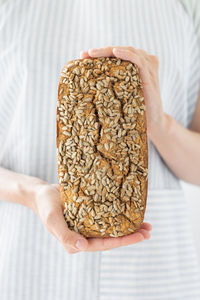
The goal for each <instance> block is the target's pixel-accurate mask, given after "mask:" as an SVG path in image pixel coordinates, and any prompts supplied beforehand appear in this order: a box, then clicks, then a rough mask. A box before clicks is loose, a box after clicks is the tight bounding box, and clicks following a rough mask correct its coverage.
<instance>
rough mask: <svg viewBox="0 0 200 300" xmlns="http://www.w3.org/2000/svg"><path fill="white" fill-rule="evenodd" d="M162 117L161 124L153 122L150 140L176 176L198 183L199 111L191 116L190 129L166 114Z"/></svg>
mask: <svg viewBox="0 0 200 300" xmlns="http://www.w3.org/2000/svg"><path fill="white" fill-rule="evenodd" d="M198 106H199V107H200V94H199V101H198ZM198 106H197V107H198ZM196 111H197V109H196ZM164 119H165V121H164V123H163V126H156V124H155V126H154V129H153V130H152V133H151V135H150V138H151V140H152V142H153V143H154V145H155V146H156V148H157V149H158V151H159V152H160V154H161V156H162V157H163V159H164V160H165V162H166V163H167V165H168V166H169V168H170V169H171V170H172V171H173V172H174V174H175V175H176V176H177V177H179V178H180V179H182V180H184V181H187V182H190V183H193V184H196V185H200V111H199V112H198V114H197V113H196V114H194V116H193V120H192V123H191V125H190V129H191V130H190V129H187V128H184V127H183V126H181V125H180V124H179V123H178V122H176V121H175V120H174V119H173V118H172V117H170V116H169V115H167V114H165V115H164Z"/></svg>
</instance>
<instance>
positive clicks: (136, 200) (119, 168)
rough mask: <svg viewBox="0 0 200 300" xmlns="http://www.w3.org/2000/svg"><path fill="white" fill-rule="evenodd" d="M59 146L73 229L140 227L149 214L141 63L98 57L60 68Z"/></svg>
mask: <svg viewBox="0 0 200 300" xmlns="http://www.w3.org/2000/svg"><path fill="white" fill-rule="evenodd" d="M94 74H95V75H94ZM97 74H98V76H97ZM142 135H143V136H142ZM57 149H58V152H57V158H58V176H59V183H60V186H61V201H62V203H63V206H64V216H65V219H66V222H67V224H68V226H69V228H70V229H72V230H75V231H77V232H80V233H81V234H83V235H85V236H86V237H93V236H95V237H97V236H99V237H100V236H101V237H108V236H115V237H117V236H122V235H126V234H130V233H132V232H135V231H136V230H137V229H138V228H139V227H140V225H141V223H142V221H143V218H144V212H145V208H146V197H147V186H148V177H147V175H148V146H147V136H146V118H145V105H144V97H143V93H142V85H141V81H140V78H139V72H138V68H137V66H136V65H134V64H132V63H130V62H128V61H123V60H120V59H117V58H95V59H79V60H75V61H71V62H69V63H68V64H67V65H66V66H65V67H64V68H63V70H62V73H61V78H60V81H59V88H58V105H57ZM138 175H139V176H138ZM95 226H96V229H95ZM94 232H95V234H94Z"/></svg>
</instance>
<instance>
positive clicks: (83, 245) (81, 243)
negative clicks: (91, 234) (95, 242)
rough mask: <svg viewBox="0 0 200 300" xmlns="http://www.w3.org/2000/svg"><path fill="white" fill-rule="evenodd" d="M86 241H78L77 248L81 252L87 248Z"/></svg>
mask: <svg viewBox="0 0 200 300" xmlns="http://www.w3.org/2000/svg"><path fill="white" fill-rule="evenodd" d="M86 246H87V245H86V241H85V240H83V239H80V240H77V241H76V248H78V249H79V250H85V248H86Z"/></svg>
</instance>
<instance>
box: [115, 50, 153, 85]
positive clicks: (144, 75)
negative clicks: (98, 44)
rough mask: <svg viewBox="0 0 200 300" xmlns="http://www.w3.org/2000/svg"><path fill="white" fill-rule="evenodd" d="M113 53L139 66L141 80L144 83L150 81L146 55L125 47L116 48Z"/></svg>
mask: <svg viewBox="0 0 200 300" xmlns="http://www.w3.org/2000/svg"><path fill="white" fill-rule="evenodd" d="M113 53H114V55H115V56H116V57H118V58H121V59H123V60H128V61H130V62H132V63H134V64H136V65H137V66H138V68H139V72H140V76H141V80H142V82H143V84H148V83H149V72H148V71H147V61H146V59H145V57H144V56H139V55H138V54H136V53H135V52H132V51H130V50H125V49H119V48H114V49H113Z"/></svg>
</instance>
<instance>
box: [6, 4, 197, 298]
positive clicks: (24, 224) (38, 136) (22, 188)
mask: <svg viewBox="0 0 200 300" xmlns="http://www.w3.org/2000/svg"><path fill="white" fill-rule="evenodd" d="M0 20H1V29H0V30H1V39H2V42H1V46H0V47H1V48H0V55H1V56H0V65H1V67H0V70H1V71H0V76H1V80H0V82H1V83H3V84H2V85H1V89H0V96H1V97H0V99H1V100H0V105H1V110H0V115H1V118H0V125H1V127H0V142H1V145H2V147H1V152H0V165H1V169H0V198H1V199H2V201H1V202H0V220H1V228H0V249H1V250H0V251H1V252H0V253H1V255H0V260H1V262H0V266H1V269H0V270H1V271H0V291H1V299H2V300H11V299H15V300H18V299H20V300H21V299H28V300H30V299H39V300H41V299H42V300H43V299H48V300H49V299H52V300H57V299H68V300H80V299H81V300H82V299H84V300H90V299H93V300H94V299H101V300H107V299H109V300H112V299H113V300H118V299H121V300H127V299H137V300H138V299H139V300H145V299H154V300H156V299H159V300H160V299H176V300H177V299H186V298H187V299H188V298H189V299H192V300H193V299H199V298H200V281H199V279H200V270H199V265H198V261H197V256H196V252H195V248H194V242H193V240H192V234H191V227H190V224H189V221H188V215H187V210H186V203H185V199H184V194H183V191H182V189H181V186H180V183H179V178H181V179H183V180H185V181H188V182H192V183H194V184H200V176H199V169H200V159H199V147H200V122H199V118H198V114H199V109H200V100H198V101H197V97H198V93H199V82H200V72H199V69H200V62H199V50H198V44H197V38H196V35H195V32H194V29H193V25H192V22H191V20H190V18H189V17H188V15H187V14H186V13H185V11H184V9H183V7H182V6H181V5H180V3H179V2H177V1H172V0H170V1H164V0H149V1H145V0H140V1H137V0H135V1H130V0H124V1H122V0H115V1H113V0H101V1H91V0H85V1H82V0H74V1H72V0H69V1H64V0H60V1H49V0H44V1H33V0H32V1H28V2H27V1H25V0H18V1H17V0H16V1H15V2H13V1H10V0H7V1H4V2H3V4H2V5H1V9H0ZM110 45H113V46H110ZM91 48H97V50H94V49H91ZM81 49H83V51H81V53H80V50H81ZM79 53H80V57H81V58H85V57H90V56H91V57H98V56H116V57H120V58H122V59H126V60H130V61H132V62H134V63H136V64H137V65H138V67H139V70H140V74H141V77H142V81H143V85H144V96H145V102H146V116H147V127H148V138H149V140H148V141H149V191H148V200H147V201H148V203H147V211H146V215H145V221H148V222H149V223H146V222H145V223H143V225H142V228H141V229H140V231H139V232H137V233H135V234H131V235H129V236H126V237H120V238H114V239H112V238H110V239H88V240H87V239H85V238H84V237H82V236H81V235H79V234H78V233H75V232H72V231H70V230H69V229H68V228H67V227H66V223H65V221H64V218H63V216H62V210H61V206H60V201H59V187H58V179H57V161H56V148H55V123H56V121H55V114H56V99H57V85H58V80H59V74H60V71H61V68H62V67H63V66H64V64H65V63H66V62H67V61H69V60H71V59H74V58H78V57H79ZM19 204H21V205H19ZM38 217H39V218H38ZM150 224H152V225H153V230H152V236H151V238H150V230H151V225H150ZM44 225H45V226H44ZM45 227H46V228H45ZM46 229H47V230H46ZM48 231H49V232H48ZM54 237H56V239H55V238H54ZM149 238H150V239H149ZM147 239H149V240H147ZM62 246H64V247H62ZM125 246H126V247H125ZM105 250H107V251H105ZM71 254H74V255H71Z"/></svg>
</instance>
